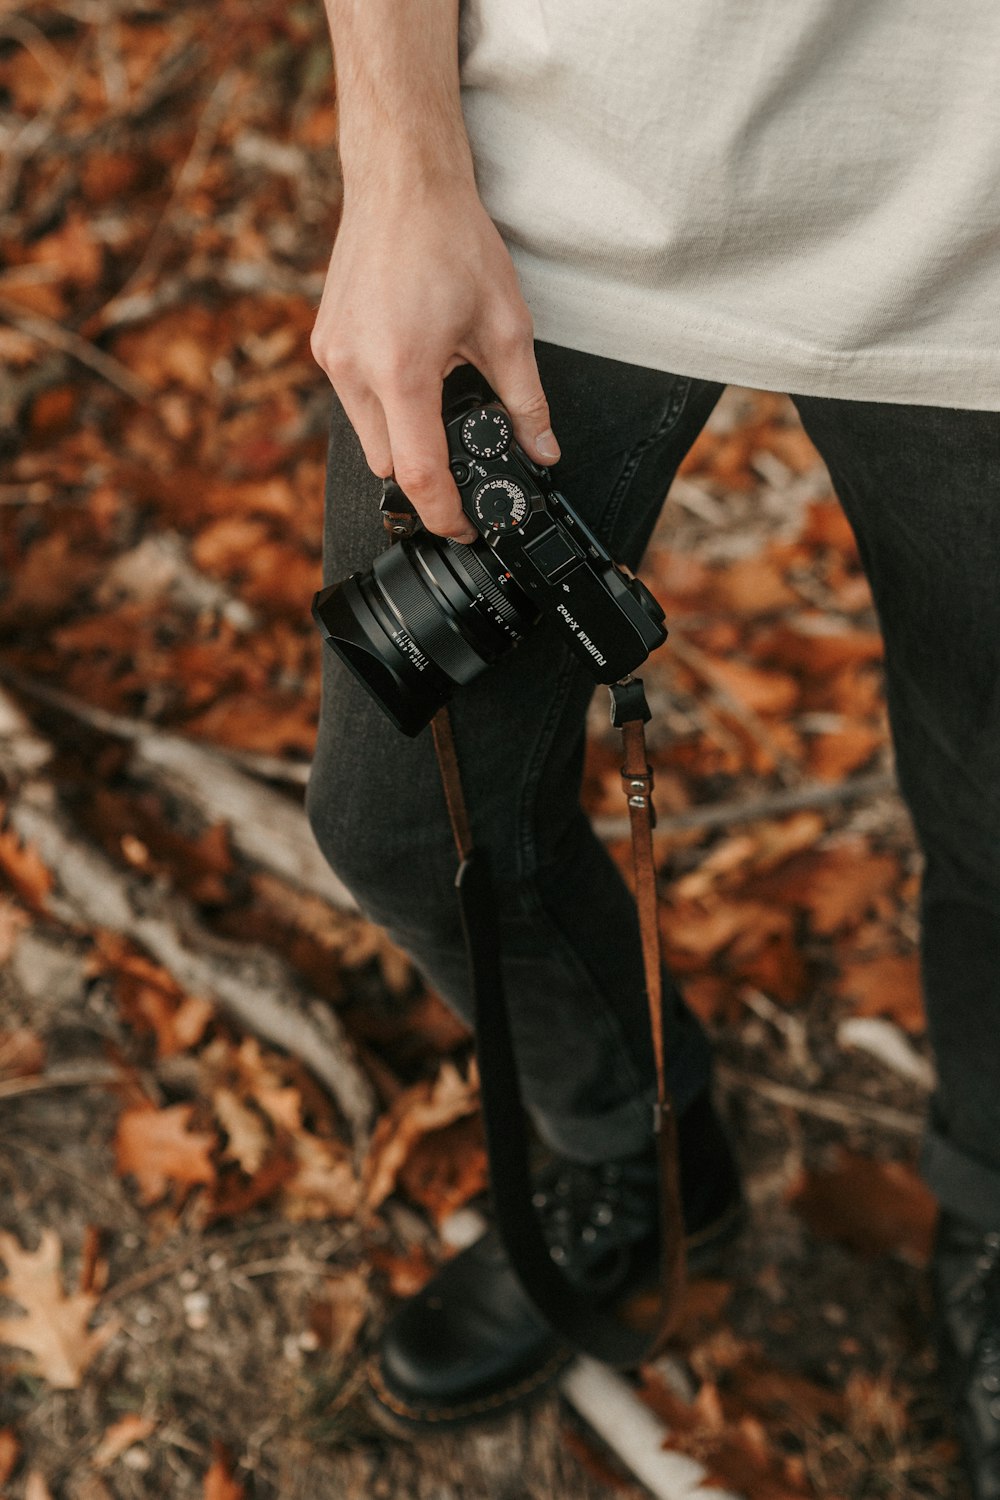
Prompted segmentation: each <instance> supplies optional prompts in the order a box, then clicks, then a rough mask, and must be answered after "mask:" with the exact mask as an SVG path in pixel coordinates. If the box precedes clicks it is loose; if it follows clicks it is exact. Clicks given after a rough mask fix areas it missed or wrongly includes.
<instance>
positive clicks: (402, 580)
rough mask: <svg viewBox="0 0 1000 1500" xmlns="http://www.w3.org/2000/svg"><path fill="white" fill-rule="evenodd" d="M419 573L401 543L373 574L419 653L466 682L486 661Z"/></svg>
mask: <svg viewBox="0 0 1000 1500" xmlns="http://www.w3.org/2000/svg"><path fill="white" fill-rule="evenodd" d="M418 569H419V564H418V563H417V562H416V560H415V559H414V558H413V557H412V556H411V545H410V543H409V542H408V541H402V542H396V543H395V545H394V546H392V547H390V548H389V550H388V552H383V553H382V555H381V556H380V557H379V558H378V560H377V561H376V563H375V567H374V569H373V571H374V574H375V577H376V578H377V580H378V583H379V587H380V588H381V590H382V593H383V595H384V597H385V599H386V601H387V603H388V604H389V605H390V606H391V607H392V609H393V612H394V613H395V615H396V616H397V618H398V619H399V620H400V621H401V622H402V624H403V626H404V628H405V629H406V630H407V631H408V633H409V634H410V635H411V636H412V637H413V639H414V641H416V643H417V645H418V646H419V647H420V649H421V650H422V651H423V652H424V653H425V654H426V655H427V656H429V657H430V659H431V661H432V662H434V664H435V665H436V666H438V667H440V668H441V670H442V671H443V672H446V673H447V674H448V676H449V677H450V678H451V679H452V681H453V682H465V681H466V680H467V679H468V678H469V677H470V675H472V672H471V670H470V669H471V668H472V667H473V666H474V665H475V666H478V665H481V664H482V662H483V658H482V656H481V655H480V654H479V652H478V651H476V650H475V648H474V647H473V646H470V644H469V642H468V641H467V640H465V638H464V637H463V636H462V635H461V634H460V633H459V631H458V629H457V628H456V626H455V625H453V624H452V622H451V620H450V619H449V617H448V615H447V614H446V613H445V610H444V609H443V608H442V606H441V604H440V603H439V602H438V601H437V600H435V599H434V598H433V596H432V595H431V594H430V593H429V592H428V591H427V589H426V588H425V586H424V584H423V583H422V582H421V579H420V576H419V573H418Z"/></svg>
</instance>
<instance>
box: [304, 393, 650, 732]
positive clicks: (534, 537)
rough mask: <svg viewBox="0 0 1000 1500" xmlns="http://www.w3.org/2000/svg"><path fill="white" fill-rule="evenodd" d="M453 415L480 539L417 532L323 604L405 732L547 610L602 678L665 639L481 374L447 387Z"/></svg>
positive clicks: (320, 618) (639, 587) (345, 653)
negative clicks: (520, 438) (526, 447)
mask: <svg viewBox="0 0 1000 1500" xmlns="http://www.w3.org/2000/svg"><path fill="white" fill-rule="evenodd" d="M443 415H444V424H445V431H446V433H447V437H448V451H449V454H450V464H451V472H452V474H453V476H454V479H455V483H456V485H457V486H458V492H459V495H460V496H461V500H462V507H463V509H464V510H465V513H466V514H467V515H468V516H469V518H470V519H471V521H472V523H473V525H474V526H475V527H476V529H477V530H478V532H479V537H478V538H477V540H476V541H475V542H472V543H471V544H468V545H466V544H464V543H461V542H454V541H451V540H450V539H448V538H445V537H440V536H435V535H434V534H433V533H432V532H428V531H424V530H418V531H416V532H415V534H413V535H411V536H407V537H404V538H403V540H401V541H399V542H397V543H396V544H395V545H393V546H392V547H390V548H389V549H388V551H386V552H384V553H382V554H381V555H380V556H379V557H377V558H376V560H375V562H374V563H373V565H372V566H371V568H370V569H369V570H368V571H367V572H366V573H352V574H351V576H350V577H349V578H347V579H345V580H344V581H343V582H342V583H335V584H331V585H330V586H329V587H328V588H324V589H321V590H320V592H319V593H318V594H317V595H316V597H315V599H314V600H313V615H314V617H315V619H316V622H317V624H318V625H319V627H320V629H321V630H322V632H323V635H324V636H325V638H326V640H327V641H328V643H329V644H330V646H332V648H333V650H334V651H336V652H337V654H338V656H340V658H341V660H342V661H343V662H344V664H345V665H346V666H347V667H348V668H349V669H350V671H351V672H353V674H354V676H355V677H356V678H357V679H358V680H359V682H361V683H362V685H363V686H364V687H365V688H367V690H368V691H369V693H371V695H372V697H373V698H374V699H375V700H376V702H377V703H378V704H379V706H380V707H381V708H382V709H383V710H384V712H385V713H386V714H387V715H388V717H389V718H390V719H391V720H392V722H393V723H394V724H395V725H396V727H397V728H398V729H401V730H402V731H403V733H404V734H408V735H415V734H417V733H418V732H419V731H420V730H421V729H423V728H424V726H425V725H426V724H428V723H429V722H430V720H431V719H432V718H433V716H434V714H435V713H436V712H437V710H438V709H439V708H440V707H441V706H442V705H443V704H444V703H446V702H447V701H448V699H449V698H450V697H451V696H452V693H453V692H454V690H455V688H456V687H458V686H460V685H461V684H462V683H466V682H470V681H471V680H472V678H474V677H477V676H478V675H479V673H480V672H482V671H483V670H484V669H485V668H486V667H488V666H489V665H490V664H491V663H492V662H494V661H496V660H497V659H498V658H499V657H501V656H504V655H506V653H507V652H508V651H510V650H512V649H513V647H514V646H516V645H517V643H518V641H519V640H520V639H521V638H522V636H524V635H525V634H526V632H527V631H528V630H530V629H531V627H532V626H533V625H534V624H535V623H536V622H537V620H538V619H539V618H540V616H541V615H543V614H546V615H548V616H550V617H551V618H552V619H553V620H554V621H556V622H557V624H558V625H559V627H560V628H561V629H562V631H563V634H564V637H565V640H566V643H567V645H568V646H569V647H570V649H571V650H572V651H574V652H575V653H576V654H577V656H578V657H579V658H580V660H581V661H582V662H583V663H584V665H585V666H586V667H587V668H588V670H589V671H590V672H591V673H592V674H593V676H594V678H595V680H596V681H597V682H606V683H610V682H617V681H619V679H621V678H622V677H625V676H627V675H628V673H629V672H631V671H633V670H634V669H635V668H636V667H638V666H639V665H640V664H641V663H642V662H644V661H645V660H646V658H647V656H648V655H649V654H650V652H651V651H653V650H655V648H656V647H657V646H660V645H662V643H663V642H664V641H665V640H666V637H667V631H666V628H665V626H664V624H663V611H662V609H661V608H660V606H659V605H658V604H657V602H656V600H655V599H654V598H653V595H652V594H651V593H650V592H649V590H648V589H647V588H646V587H645V586H644V585H643V584H642V583H641V582H640V581H639V580H638V579H637V578H633V577H632V576H631V574H629V573H627V572H626V571H624V570H623V569H622V568H619V567H617V566H616V565H615V563H614V562H612V560H611V558H610V556H609V555H608V553H607V551H606V550H605V549H604V547H602V545H601V543H600V542H599V541H598V540H597V538H596V537H595V536H594V535H593V534H592V533H591V532H590V531H589V529H588V528H587V526H586V525H585V524H584V522H583V521H582V520H581V519H580V517H579V516H578V515H577V514H576V513H575V511H574V510H573V509H572V507H571V506H570V505H569V503H568V502H567V500H566V499H565V497H564V496H563V495H561V494H560V493H559V491H558V490H557V489H556V488H555V487H554V486H553V484H552V479H551V476H550V474H549V471H548V469H546V468H543V467H542V466H541V465H539V464H536V463H535V462H534V461H533V460H532V459H531V458H529V457H528V455H527V454H526V453H525V452H524V451H523V450H522V449H521V448H520V447H519V445H518V444H517V442H516V441H515V439H514V427H513V423H512V422H511V419H510V417H509V415H508V414H507V412H506V411H505V410H504V408H503V406H502V405H501V404H500V402H499V401H498V400H497V399H496V396H495V395H494V393H493V391H492V390H491V389H490V387H489V386H488V385H487V384H486V382H485V380H484V379H483V377H482V376H481V375H480V374H479V372H478V371H476V370H474V369H473V368H472V366H470V365H462V366H459V367H458V369H456V370H454V371H453V372H452V373H451V374H450V375H449V376H448V378H447V379H446V381H445V387H444V404H443ZM387 490H388V491H389V492H390V498H388V499H387V501H386V502H383V509H389V510H392V511H397V510H404V509H409V510H410V511H412V507H411V506H409V502H407V501H406V499H405V497H404V496H403V494H402V491H401V490H400V489H399V487H398V486H395V485H390V486H387ZM392 494H394V496H395V498H394V499H393V498H391V495H392Z"/></svg>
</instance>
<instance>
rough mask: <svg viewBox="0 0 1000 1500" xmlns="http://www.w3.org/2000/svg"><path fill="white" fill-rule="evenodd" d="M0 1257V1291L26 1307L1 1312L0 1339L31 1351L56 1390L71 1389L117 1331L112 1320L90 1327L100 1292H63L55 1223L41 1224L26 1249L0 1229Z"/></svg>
mask: <svg viewBox="0 0 1000 1500" xmlns="http://www.w3.org/2000/svg"><path fill="white" fill-rule="evenodd" d="M0 1259H2V1260H3V1261H4V1263H5V1265H6V1267H7V1275H6V1277H5V1278H4V1279H3V1280H2V1281H0V1294H2V1295H3V1296H4V1297H7V1298H9V1299H10V1301H11V1302H15V1303H17V1305H18V1306H19V1307H21V1308H23V1309H24V1311H23V1313H22V1314H21V1315H20V1316H12V1317H7V1318H0V1343H4V1344H10V1345H11V1346H12V1347H13V1348H15V1349H21V1350H23V1351H24V1353H26V1354H29V1355H30V1356H31V1357H32V1368H33V1370H34V1371H35V1373H37V1374H38V1375H40V1376H41V1377H42V1379H43V1380H45V1381H47V1382H48V1384H49V1385H51V1386H54V1387H55V1388H56V1389H57V1390H61V1391H69V1390H75V1389H76V1388H77V1386H79V1384H80V1382H81V1380H82V1378H83V1374H84V1372H85V1370H86V1369H87V1367H88V1365H89V1364H90V1362H91V1360H93V1359H94V1357H95V1356H96V1355H97V1354H99V1353H100V1351H101V1350H102V1349H103V1348H104V1346H105V1344H106V1343H107V1342H108V1340H109V1339H110V1338H111V1337H112V1336H113V1335H114V1334H115V1333H116V1332H117V1329H118V1324H117V1322H115V1321H111V1322H108V1323H104V1324H102V1326H101V1327H100V1328H96V1329H92V1330H91V1329H89V1327H88V1325H89V1323H90V1319H91V1315H92V1314H93V1311H94V1308H95V1307H96V1306H97V1302H98V1300H99V1299H98V1297H97V1296H96V1295H95V1294H94V1293H93V1292H74V1293H73V1294H72V1295H71V1296H67V1295H66V1292H65V1291H64V1290H63V1285H62V1278H61V1276H60V1274H59V1266H60V1261H61V1259H62V1244H61V1241H60V1239H59V1236H58V1234H56V1232H55V1230H54V1229H43V1230H42V1232H41V1238H40V1241H39V1245H38V1249H37V1250H26V1249H25V1248H24V1247H23V1246H22V1245H21V1244H20V1243H19V1242H18V1241H17V1240H16V1239H15V1238H14V1236H13V1235H12V1234H8V1233H7V1232H6V1230H0Z"/></svg>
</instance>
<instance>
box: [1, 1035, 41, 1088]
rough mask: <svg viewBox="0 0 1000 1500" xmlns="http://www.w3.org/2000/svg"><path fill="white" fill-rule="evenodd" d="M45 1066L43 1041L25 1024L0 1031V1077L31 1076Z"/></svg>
mask: <svg viewBox="0 0 1000 1500" xmlns="http://www.w3.org/2000/svg"><path fill="white" fill-rule="evenodd" d="M44 1066H45V1043H44V1042H43V1041H42V1039H41V1037H40V1036H37V1035H36V1034H35V1032H33V1031H30V1030H29V1029H28V1027H27V1026H19V1027H18V1028H17V1030H16V1031H0V1078H31V1077H33V1076H34V1075H35V1074H36V1073H40V1072H41V1071H42V1069H43V1068H44Z"/></svg>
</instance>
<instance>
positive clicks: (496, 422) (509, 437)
mask: <svg viewBox="0 0 1000 1500" xmlns="http://www.w3.org/2000/svg"><path fill="white" fill-rule="evenodd" d="M461 436H462V447H463V448H464V449H465V451H466V453H468V454H469V455H470V456H471V457H472V458H499V457H500V456H501V454H503V453H506V452H507V449H508V448H509V447H510V445H511V443H512V442H513V440H514V429H513V427H512V425H511V420H510V418H509V417H508V415H507V413H506V412H505V411H501V410H500V408H499V407H496V406H481V407H480V408H479V409H478V411H470V413H469V415H468V416H467V417H466V419H465V421H464V422H463V423H462V428H461Z"/></svg>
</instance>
